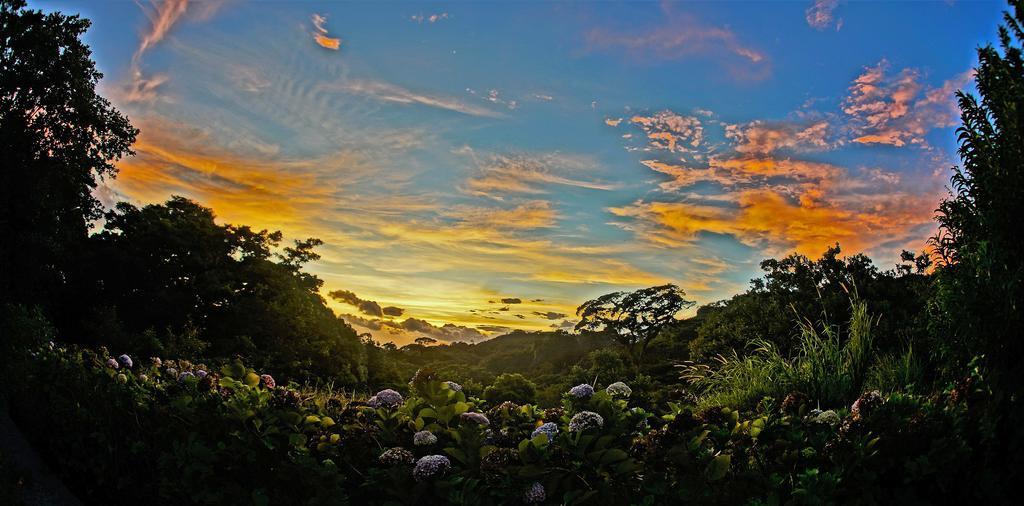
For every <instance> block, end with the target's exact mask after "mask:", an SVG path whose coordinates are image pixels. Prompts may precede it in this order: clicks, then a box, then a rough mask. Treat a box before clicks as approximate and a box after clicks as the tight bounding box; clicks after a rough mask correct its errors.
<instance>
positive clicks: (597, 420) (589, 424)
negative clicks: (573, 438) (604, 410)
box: [569, 411, 604, 432]
mask: <svg viewBox="0 0 1024 506" xmlns="http://www.w3.org/2000/svg"><path fill="white" fill-rule="evenodd" d="M601 427H604V418H601V415H599V414H597V413H594V412H593V411H580V412H579V413H576V414H575V415H573V417H572V419H571V420H569V430H571V431H572V432H579V431H584V430H587V429H599V428H601Z"/></svg>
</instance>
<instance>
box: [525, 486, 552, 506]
mask: <svg viewBox="0 0 1024 506" xmlns="http://www.w3.org/2000/svg"><path fill="white" fill-rule="evenodd" d="M546 498H547V494H545V493H544V485H541V484H540V483H538V482H536V481H535V482H533V483H531V484H530V486H529V487H526V491H525V492H523V502H525V503H526V504H537V503H542V502H544V499H546Z"/></svg>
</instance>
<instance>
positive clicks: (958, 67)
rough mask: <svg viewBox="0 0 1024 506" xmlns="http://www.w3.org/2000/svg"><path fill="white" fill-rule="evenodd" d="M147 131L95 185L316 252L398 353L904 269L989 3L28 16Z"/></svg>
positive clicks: (343, 307)
mask: <svg viewBox="0 0 1024 506" xmlns="http://www.w3.org/2000/svg"><path fill="white" fill-rule="evenodd" d="M30 6H31V7H35V8H40V9H43V10H46V11H50V10H60V11H63V12H65V13H81V14H82V15H83V16H85V17H88V18H90V19H91V20H92V21H93V25H92V28H91V29H90V31H89V32H88V34H87V35H86V37H85V38H86V42H87V43H89V44H90V46H91V47H92V49H93V52H94V58H95V60H96V62H97V65H98V67H99V69H100V70H101V71H102V72H104V74H105V78H104V79H103V81H102V82H101V84H100V91H101V93H102V94H103V95H104V96H106V97H107V98H109V99H110V100H111V102H113V103H114V105H115V106H116V107H117V108H118V109H120V110H121V111H122V112H124V113H125V114H127V115H128V117H129V118H130V119H131V121H132V122H133V124H134V125H135V126H136V127H138V128H139V129H140V130H141V133H140V135H139V138H138V142H137V144H136V145H135V152H136V154H135V156H132V157H129V158H126V159H124V160H122V161H120V163H119V164H118V167H119V169H120V173H119V175H118V176H117V178H116V179H113V180H107V181H105V182H104V184H103V185H102V186H101V187H100V188H99V189H98V195H99V196H100V197H101V200H102V201H104V202H105V203H106V204H108V205H109V204H111V203H113V202H115V201H118V200H127V201H129V202H133V203H136V204H148V203H159V202H163V201H166V200H167V199H168V198H169V197H170V196H171V195H182V196H186V197H189V198H192V199H194V200H196V201H198V202H200V203H202V204H203V205H206V206H209V207H212V208H213V209H214V211H215V212H216V214H217V216H218V220H219V221H220V222H222V223H233V224H247V225H251V226H254V227H257V228H266V229H270V230H281V231H282V232H284V233H285V236H286V238H288V239H303V238H306V237H318V238H320V239H322V240H323V241H324V243H325V244H324V246H322V247H321V248H320V249H319V253H320V254H321V255H322V259H321V260H319V261H317V262H315V263H313V264H310V265H309V266H308V267H307V269H308V270H309V271H311V272H313V273H315V274H316V275H318V276H319V277H320V278H322V279H323V280H324V282H325V287H324V296H325V297H327V294H328V292H337V293H336V295H337V297H327V298H328V300H329V304H330V306H331V307H332V309H334V310H335V311H336V312H337V313H338V314H339V315H341V316H342V317H343V318H345V319H346V321H348V322H349V323H351V324H352V325H353V326H354V328H356V330H357V331H360V332H369V333H371V334H372V335H373V336H374V337H375V338H376V339H377V340H378V341H381V342H388V341H393V342H395V343H397V344H399V345H401V344H405V343H408V342H410V341H412V340H413V339H415V338H416V337H420V336H428V337H432V338H434V339H437V340H439V341H441V342H452V341H470V342H473V341H479V340H483V339H487V338H490V337H494V336H496V335H500V334H502V333H505V332H508V331H509V330H510V329H526V330H550V329H559V328H564V329H569V328H571V327H572V325H573V323H574V322H575V320H574V312H575V308H576V307H577V306H578V305H579V304H580V303H582V302H584V301H586V300H588V299H591V298H594V297H596V296H599V295H602V294H605V293H609V292H613V291H618V290H633V289H637V288H642V287H647V286H653V285H659V284H664V283H676V284H678V285H679V286H680V287H682V288H683V289H684V290H685V291H686V293H687V294H688V296H689V298H692V299H693V300H696V301H697V302H699V303H702V304H703V303H709V302H713V301H716V300H721V299H724V298H728V297H730V296H731V295H733V294H735V293H739V292H742V291H743V290H744V289H745V288H746V287H747V286H748V282H749V280H750V279H751V278H753V277H756V276H757V275H758V273H759V269H758V263H759V262H760V261H761V260H762V259H765V258H770V257H780V256H784V255H786V254H789V253H792V252H797V253H800V254H804V255H807V256H809V257H812V258H814V257H817V256H819V255H820V254H821V253H822V252H823V251H824V250H825V249H826V248H827V247H828V246H830V245H832V244H834V243H836V242H838V243H839V244H840V245H841V247H842V248H843V252H844V254H854V253H859V252H864V253H867V254H869V255H870V256H871V257H872V258H873V259H874V260H875V262H876V264H878V265H879V266H880V267H882V268H889V267H891V266H892V265H893V264H894V263H895V262H896V260H897V257H898V254H899V252H900V251H901V250H903V249H910V250H914V251H921V250H922V249H923V248H924V247H925V246H926V240H927V238H928V237H929V236H930V235H931V234H932V233H933V231H934V230H935V224H934V221H933V219H932V217H933V215H934V209H935V208H936V207H937V204H938V201H939V199H941V198H942V196H943V195H944V194H945V192H946V190H945V186H946V184H947V181H948V176H949V168H950V167H951V166H952V165H954V164H955V163H956V161H957V159H956V144H955V128H956V126H957V124H958V114H957V109H956V103H955V98H954V92H955V91H956V90H958V89H963V90H968V91H970V90H971V89H972V68H973V67H974V65H975V64H976V56H975V48H977V47H978V46H979V45H982V44H985V43H987V42H988V41H990V40H994V39H995V33H996V32H995V29H996V26H997V24H998V22H999V20H1000V16H1001V11H1002V9H1003V8H1004V5H1002V4H1000V3H998V2H966V1H956V2H909V1H907V2H891V3H889V2H855V1H834V0H818V1H814V2H809V1H801V2H795V1H794V2H680V3H654V2H473V3H470V2H457V3H420V2H417V3H399V2H373V3H371V2H310V1H289V2H284V1H281V2H274V1H253V2H246V1H242V0H224V1H216V0H208V1H205V2H196V1H187V0H162V1H153V2H147V1H145V0H139V2H129V1H100V2H80V1H79V2H73V1H37V2H30Z"/></svg>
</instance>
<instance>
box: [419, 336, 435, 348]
mask: <svg viewBox="0 0 1024 506" xmlns="http://www.w3.org/2000/svg"><path fill="white" fill-rule="evenodd" d="M414 342H415V343H416V344H418V345H420V346H430V345H432V344H437V339H434V338H433V337H427V336H420V337H417V338H416V340H415V341H414Z"/></svg>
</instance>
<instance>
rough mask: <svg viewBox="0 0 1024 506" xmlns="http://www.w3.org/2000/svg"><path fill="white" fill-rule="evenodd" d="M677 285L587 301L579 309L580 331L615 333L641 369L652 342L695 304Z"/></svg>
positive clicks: (615, 294) (578, 326)
mask: <svg viewBox="0 0 1024 506" xmlns="http://www.w3.org/2000/svg"><path fill="white" fill-rule="evenodd" d="M685 297H686V292H684V291H683V290H682V289H681V288H679V287H678V286H676V285H661V286H652V287H650V288H644V289H642V290H637V291H635V292H615V293H610V294H608V295H603V296H601V297H598V298H596V299H594V300H590V301H587V302H584V303H583V305H581V306H580V307H579V308H578V309H577V310H576V315H577V316H579V317H580V321H579V323H577V324H576V330H589V331H593V332H600V331H608V332H611V333H612V335H613V337H614V339H615V340H616V342H618V343H619V344H620V345H622V346H623V347H624V348H625V349H626V352H627V353H629V356H630V358H632V359H633V363H634V364H635V365H636V368H637V372H639V370H640V365H641V364H642V363H643V360H644V353H645V352H646V351H647V347H648V345H650V343H651V341H652V340H654V338H655V337H657V336H658V332H660V331H661V329H662V328H663V327H664V326H665V325H667V324H669V323H671V322H673V321H675V319H676V314H677V313H679V312H680V311H682V310H684V309H688V308H691V307H693V306H694V305H695V304H696V302H694V301H692V300H686V298H685Z"/></svg>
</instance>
